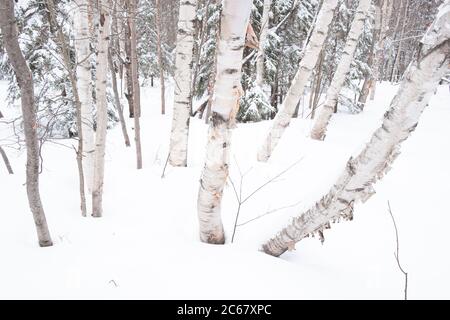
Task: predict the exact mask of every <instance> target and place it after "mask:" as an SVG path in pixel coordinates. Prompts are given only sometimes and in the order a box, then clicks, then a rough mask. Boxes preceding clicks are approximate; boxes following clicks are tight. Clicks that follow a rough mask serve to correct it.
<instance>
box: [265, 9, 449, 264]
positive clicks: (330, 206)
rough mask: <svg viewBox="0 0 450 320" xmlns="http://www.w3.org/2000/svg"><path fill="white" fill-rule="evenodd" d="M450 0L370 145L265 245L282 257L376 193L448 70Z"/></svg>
mask: <svg viewBox="0 0 450 320" xmlns="http://www.w3.org/2000/svg"><path fill="white" fill-rule="evenodd" d="M449 19H450V0H447V1H446V2H445V4H444V5H442V6H441V9H440V13H439V14H438V18H437V20H435V22H434V23H433V25H432V26H431V27H430V28H429V29H428V32H427V33H426V35H425V37H424V39H423V40H422V48H421V50H420V52H419V60H418V61H417V60H416V61H414V62H413V63H412V64H411V65H410V66H409V68H408V70H407V71H406V73H405V79H404V80H403V82H402V84H401V86H400V88H399V90H398V92H397V94H396V96H395V97H394V99H393V100H392V102H391V106H390V110H389V111H388V112H386V114H385V115H384V120H383V123H382V125H381V127H380V128H379V129H378V130H376V131H375V132H374V134H373V135H372V138H371V140H370V142H369V143H368V144H367V145H366V147H365V149H364V150H363V151H362V152H361V153H360V154H359V155H358V156H357V157H356V158H350V159H349V161H348V162H347V165H346V167H345V170H344V172H343V174H342V175H341V177H340V178H339V179H338V180H337V182H336V184H335V185H334V186H333V187H332V188H331V189H330V191H329V192H328V193H327V194H326V195H325V196H324V197H323V198H322V199H320V200H319V201H318V202H317V203H316V204H315V205H313V206H312V207H311V208H310V209H309V210H308V211H306V212H304V213H303V214H301V215H300V216H298V217H295V218H293V220H292V222H291V223H289V225H288V226H287V227H285V228H284V229H283V230H282V231H281V232H279V233H278V234H277V235H276V236H275V237H274V238H273V239H271V240H269V241H267V242H266V243H265V244H264V245H263V247H262V250H263V251H264V252H266V253H268V254H270V255H273V256H279V255H281V254H282V253H283V252H285V251H286V250H289V249H292V248H293V247H294V245H295V243H296V242H298V241H300V240H302V239H303V238H305V237H308V236H309V235H313V234H315V233H316V234H318V235H319V237H320V238H321V240H322V241H323V230H324V229H327V228H329V227H330V223H332V222H338V221H339V220H340V219H344V220H351V219H352V217H353V206H354V204H355V203H356V202H358V201H359V200H361V201H363V202H364V201H365V200H367V199H368V198H369V197H370V196H371V195H372V194H374V193H375V191H374V189H373V186H372V185H373V184H374V183H375V182H376V181H377V180H378V179H381V178H382V177H383V175H384V174H385V173H386V172H387V171H388V170H389V169H390V166H391V165H392V163H393V161H394V160H395V159H396V158H397V156H398V155H399V154H400V145H401V143H402V142H403V141H404V140H406V139H407V138H408V137H409V135H410V134H411V132H412V131H413V130H414V129H415V127H416V126H417V123H418V121H419V118H420V115H421V114H422V111H423V110H424V108H425V107H426V106H427V104H428V102H429V100H430V98H431V96H432V95H433V93H434V91H435V89H436V87H437V85H438V83H439V80H440V79H441V78H442V76H443V75H444V74H445V73H446V72H448V70H449V63H450V40H449V39H450V25H449V24H448V21H449Z"/></svg>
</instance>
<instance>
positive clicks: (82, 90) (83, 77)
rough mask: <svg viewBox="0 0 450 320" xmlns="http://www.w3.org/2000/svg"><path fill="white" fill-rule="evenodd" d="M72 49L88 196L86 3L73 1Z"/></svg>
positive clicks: (90, 140) (90, 133)
mask: <svg viewBox="0 0 450 320" xmlns="http://www.w3.org/2000/svg"><path fill="white" fill-rule="evenodd" d="M73 12H74V16H73V25H74V36H75V39H74V47H75V56H76V63H77V65H76V66H77V67H76V74H77V81H76V82H77V89H78V94H79V97H80V103H81V120H82V124H81V131H82V132H83V163H84V166H83V171H84V177H85V184H86V187H87V190H88V194H90V193H91V192H92V184H93V181H94V180H93V179H94V178H93V176H94V151H95V146H94V121H93V120H94V118H93V113H92V85H91V62H90V58H89V57H90V55H91V50H90V41H91V37H90V36H89V18H88V1H87V0H74V10H73Z"/></svg>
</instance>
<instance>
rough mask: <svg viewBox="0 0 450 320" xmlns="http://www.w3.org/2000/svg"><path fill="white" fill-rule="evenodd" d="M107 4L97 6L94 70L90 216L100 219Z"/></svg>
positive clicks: (104, 132)
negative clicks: (95, 126)
mask: <svg viewBox="0 0 450 320" xmlns="http://www.w3.org/2000/svg"><path fill="white" fill-rule="evenodd" d="M108 5H109V3H108V2H107V1H105V2H100V1H99V4H98V13H99V26H98V28H99V35H98V50H97V51H98V55H97V68H96V76H97V79H96V83H95V87H96V97H97V118H96V120H97V130H96V132H95V158H94V185H93V189H92V216H93V217H101V216H102V213H103V205H102V200H103V182H104V176H105V148H106V127H107V120H108V119H107V116H108V114H107V107H108V101H107V99H106V82H107V70H108V42H109V24H110V14H109V7H108Z"/></svg>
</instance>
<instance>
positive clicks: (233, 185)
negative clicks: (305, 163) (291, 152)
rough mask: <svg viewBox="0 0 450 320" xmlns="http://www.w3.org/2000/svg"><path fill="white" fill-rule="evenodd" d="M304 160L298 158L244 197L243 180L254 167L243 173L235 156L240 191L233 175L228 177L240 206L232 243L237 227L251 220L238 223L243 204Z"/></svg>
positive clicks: (232, 239)
mask: <svg viewBox="0 0 450 320" xmlns="http://www.w3.org/2000/svg"><path fill="white" fill-rule="evenodd" d="M302 160H303V157H301V158H300V159H298V160H297V161H295V162H294V163H293V164H291V165H290V166H289V167H287V168H286V169H284V170H283V171H281V172H280V173H278V174H277V175H275V176H273V177H272V178H270V179H269V180H267V181H266V182H264V183H263V184H262V185H260V186H259V187H258V188H256V189H255V190H253V191H252V192H251V193H250V194H249V195H248V196H246V197H245V198H242V184H243V181H244V177H245V176H246V175H247V174H248V173H249V172H250V170H251V169H252V168H250V169H249V170H247V172H245V173H244V174H243V173H242V171H241V169H240V167H239V164H238V162H237V160H236V158H234V161H235V162H236V167H237V168H238V171H239V175H240V183H239V192H238V191H237V189H236V186H235V184H234V182H233V179H231V176H230V177H228V179H229V180H230V183H231V186H232V187H233V190H234V194H235V196H236V200H237V202H238V208H237V212H236V218H235V221H234V227H233V235H232V236H231V243H233V241H234V235H235V234H236V227H238V226H240V225H244V224H246V223H248V222H250V221H247V222H245V223H243V224H240V225H238V220H239V213H240V212H241V207H242V205H243V204H244V203H245V202H247V200H249V199H250V198H251V197H252V196H254V195H255V194H256V193H257V192H258V191H261V189H263V188H264V187H266V186H267V185H268V184H270V183H272V182H274V181H275V180H276V179H277V178H279V177H280V176H282V175H283V174H285V173H286V172H288V171H289V170H290V169H292V168H293V167H294V166H295V165H297V164H298V163H299V162H300V161H302ZM281 209H282V208H281ZM281 209H278V210H281ZM267 214H269V213H267V212H266V213H265V214H263V215H261V216H259V218H260V217H262V216H264V215H267ZM256 219H257V218H255V219H252V220H251V221H253V220H256Z"/></svg>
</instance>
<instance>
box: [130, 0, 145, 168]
mask: <svg viewBox="0 0 450 320" xmlns="http://www.w3.org/2000/svg"><path fill="white" fill-rule="evenodd" d="M128 8H129V12H128V26H129V28H130V45H131V47H130V54H131V77H132V81H131V82H132V87H133V95H132V97H133V114H134V119H133V120H134V143H135V145H136V168H137V169H142V147H141V122H140V117H141V88H140V85H139V72H138V60H137V38H136V37H137V35H136V17H137V15H136V12H137V5H136V0H128Z"/></svg>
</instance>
